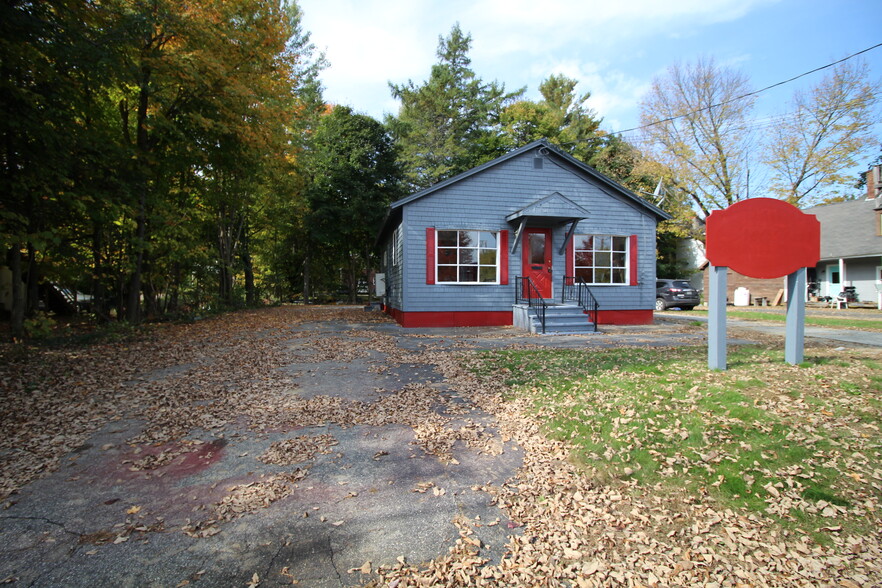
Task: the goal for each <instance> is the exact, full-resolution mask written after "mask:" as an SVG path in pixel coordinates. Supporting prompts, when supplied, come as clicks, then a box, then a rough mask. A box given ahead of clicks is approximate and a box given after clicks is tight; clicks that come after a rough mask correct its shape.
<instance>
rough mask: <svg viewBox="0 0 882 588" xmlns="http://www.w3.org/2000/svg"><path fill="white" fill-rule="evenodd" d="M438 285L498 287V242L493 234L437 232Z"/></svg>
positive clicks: (483, 232) (496, 236)
mask: <svg viewBox="0 0 882 588" xmlns="http://www.w3.org/2000/svg"><path fill="white" fill-rule="evenodd" d="M436 251H437V254H436V257H435V259H436V271H437V283H439V284H498V283H500V282H499V238H498V233H496V232H494V231H469V230H447V229H439V230H438V231H437V245H436Z"/></svg>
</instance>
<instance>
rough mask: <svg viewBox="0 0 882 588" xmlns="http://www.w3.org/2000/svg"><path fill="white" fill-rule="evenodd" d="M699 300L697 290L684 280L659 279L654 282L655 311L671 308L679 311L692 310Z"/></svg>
mask: <svg viewBox="0 0 882 588" xmlns="http://www.w3.org/2000/svg"><path fill="white" fill-rule="evenodd" d="M699 302H701V299H700V298H699V297H698V290H696V289H695V288H693V287H692V284H690V283H689V282H687V281H686V280H668V279H660V280H656V282H655V309H656V310H665V309H666V308H671V307H673V306H677V307H679V308H680V309H681V310H692V309H693V308H694V307H696V306H698V304H699Z"/></svg>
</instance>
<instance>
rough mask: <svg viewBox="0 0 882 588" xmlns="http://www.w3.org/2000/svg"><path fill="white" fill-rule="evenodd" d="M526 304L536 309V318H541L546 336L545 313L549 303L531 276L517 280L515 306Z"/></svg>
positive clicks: (520, 277) (543, 332) (540, 321)
mask: <svg viewBox="0 0 882 588" xmlns="http://www.w3.org/2000/svg"><path fill="white" fill-rule="evenodd" d="M524 302H526V303H527V304H528V305H529V306H530V308H535V309H536V316H538V317H539V324H540V325H541V326H542V334H543V335H544V334H545V311H546V310H547V309H548V303H547V302H545V299H544V298H543V297H542V294H540V293H539V288H537V287H536V284H534V283H533V280H531V279H530V276H518V277H516V278H515V304H523V303H524Z"/></svg>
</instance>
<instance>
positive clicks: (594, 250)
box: [573, 235, 631, 285]
mask: <svg viewBox="0 0 882 588" xmlns="http://www.w3.org/2000/svg"><path fill="white" fill-rule="evenodd" d="M630 244H631V239H630V238H629V237H623V236H618V235H574V236H573V249H574V251H573V253H574V255H573V258H574V268H573V270H574V275H575V276H576V277H577V278H582V279H583V280H584V281H585V283H587V284H594V285H627V284H628V283H629V279H630V276H631V272H630V271H629V259H630V255H629V249H630Z"/></svg>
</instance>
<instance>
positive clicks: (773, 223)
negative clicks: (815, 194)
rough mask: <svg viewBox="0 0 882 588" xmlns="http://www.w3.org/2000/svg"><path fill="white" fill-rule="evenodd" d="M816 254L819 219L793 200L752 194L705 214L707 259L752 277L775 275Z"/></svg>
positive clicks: (808, 262)
mask: <svg viewBox="0 0 882 588" xmlns="http://www.w3.org/2000/svg"><path fill="white" fill-rule="evenodd" d="M820 257H821V223H820V222H818V219H817V217H815V215H813V214H805V213H804V212H802V211H801V210H799V209H798V208H796V207H795V206H793V205H792V204H788V203H786V202H784V201H783V200H776V199H774V198H751V199H749V200H742V201H740V202H736V203H735V204H733V205H732V206H730V207H729V208H727V209H726V210H715V211H714V212H712V213H711V215H710V216H709V217H708V218H707V259H708V261H710V262H711V263H712V264H713V265H715V266H717V267H730V268H732V269H733V270H735V271H736V272H738V273H739V274H742V275H745V276H749V277H751V278H780V277H782V276H786V275H788V274H791V273H793V272H795V271H796V270H798V269H800V268H803V267H814V266H815V265H816V264H817V263H818V259H820Z"/></svg>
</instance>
